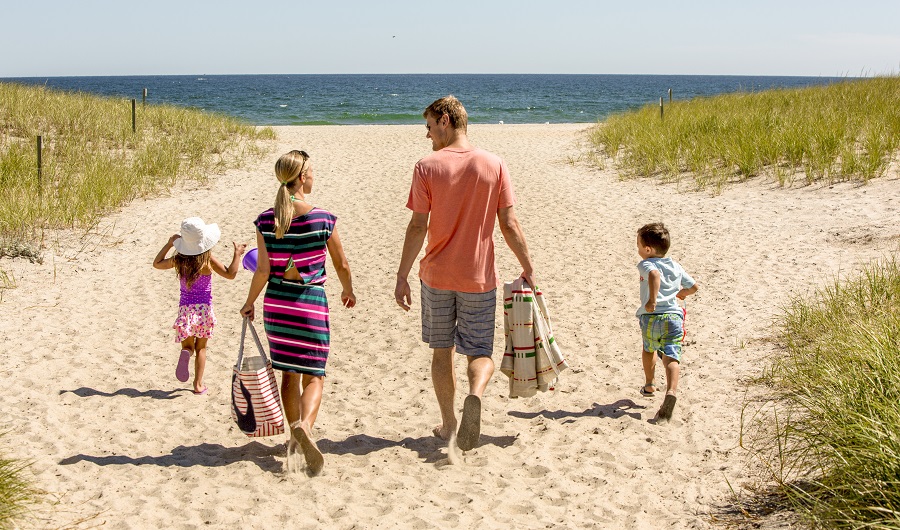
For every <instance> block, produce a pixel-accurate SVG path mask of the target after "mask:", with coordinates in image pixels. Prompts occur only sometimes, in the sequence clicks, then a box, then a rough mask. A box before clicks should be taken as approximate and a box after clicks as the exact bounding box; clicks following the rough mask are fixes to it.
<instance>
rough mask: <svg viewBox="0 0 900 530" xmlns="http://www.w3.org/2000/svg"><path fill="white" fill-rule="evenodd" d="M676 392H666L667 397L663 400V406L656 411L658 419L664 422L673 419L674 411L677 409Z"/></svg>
mask: <svg viewBox="0 0 900 530" xmlns="http://www.w3.org/2000/svg"><path fill="white" fill-rule="evenodd" d="M675 401H676V399H675V394H668V393H667V394H666V399H664V400H663V403H662V406H661V407H659V411H658V412H657V413H656V419H657V421H660V422H664V421H669V420H671V419H672V411H674V410H675Z"/></svg>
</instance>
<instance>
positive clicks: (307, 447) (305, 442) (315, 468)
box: [291, 421, 325, 475]
mask: <svg viewBox="0 0 900 530" xmlns="http://www.w3.org/2000/svg"><path fill="white" fill-rule="evenodd" d="M291 436H292V437H293V438H294V440H296V443H297V444H299V445H300V450H301V451H303V457H304V458H305V459H306V467H308V468H309V473H310V474H311V475H318V474H319V473H321V472H322V468H323V467H325V457H323V456H322V452H321V451H319V448H318V447H317V446H316V442H314V441H313V439H312V435H311V434H310V432H309V425H307V424H306V422H305V421H295V422H294V423H292V424H291Z"/></svg>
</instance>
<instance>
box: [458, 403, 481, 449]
mask: <svg viewBox="0 0 900 530" xmlns="http://www.w3.org/2000/svg"><path fill="white" fill-rule="evenodd" d="M480 436H481V398H480V397H478V396H476V395H474V394H469V395H468V396H466V400H465V401H463V414H462V420H461V421H460V425H459V431H457V433H456V446H457V447H459V448H460V449H462V450H463V451H471V450H472V449H475V447H476V446H477V445H478V439H479V437H480Z"/></svg>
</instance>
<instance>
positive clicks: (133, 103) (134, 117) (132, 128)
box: [131, 99, 137, 133]
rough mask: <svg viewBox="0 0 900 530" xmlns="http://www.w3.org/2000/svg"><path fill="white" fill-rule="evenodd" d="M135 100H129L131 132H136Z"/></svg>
mask: <svg viewBox="0 0 900 530" xmlns="http://www.w3.org/2000/svg"><path fill="white" fill-rule="evenodd" d="M136 114H137V101H135V100H133V99H132V100H131V132H133V133H136V132H137V116H136Z"/></svg>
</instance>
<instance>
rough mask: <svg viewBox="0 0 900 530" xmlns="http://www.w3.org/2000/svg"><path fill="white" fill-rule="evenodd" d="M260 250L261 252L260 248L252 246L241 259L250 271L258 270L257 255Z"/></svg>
mask: <svg viewBox="0 0 900 530" xmlns="http://www.w3.org/2000/svg"><path fill="white" fill-rule="evenodd" d="M258 252H259V249H257V248H251V249H250V250H248V251H247V253H246V254H244V259H243V260H241V263H243V265H244V268H245V269H247V270H248V271H250V272H256V255H257V253H258Z"/></svg>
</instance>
